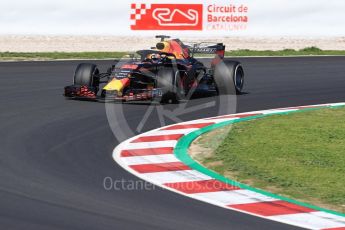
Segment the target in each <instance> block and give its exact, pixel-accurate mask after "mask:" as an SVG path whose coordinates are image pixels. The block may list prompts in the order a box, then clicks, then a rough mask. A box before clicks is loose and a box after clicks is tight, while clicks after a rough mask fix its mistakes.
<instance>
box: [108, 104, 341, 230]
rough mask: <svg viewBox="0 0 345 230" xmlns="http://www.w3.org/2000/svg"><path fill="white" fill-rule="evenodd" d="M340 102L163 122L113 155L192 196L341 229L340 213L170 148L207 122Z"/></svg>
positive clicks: (265, 215)
mask: <svg viewBox="0 0 345 230" xmlns="http://www.w3.org/2000/svg"><path fill="white" fill-rule="evenodd" d="M344 105H345V103H334V104H322V105H311V106H301V107H289V108H279V109H270V110H262V111H253V112H249V113H239V114H230V115H223V116H218V117H212V118H204V119H199V120H194V121H188V122H183V123H179V124H174V125H169V126H166V127H162V128H158V129H155V130H152V131H149V132H147V133H144V134H141V135H138V136H135V137H133V138H130V139H129V140H127V141H124V142H123V143H121V144H120V145H119V146H117V147H116V148H115V150H114V153H113V157H114V159H115V161H116V162H117V163H119V164H120V165H121V166H122V167H123V168H125V169H126V170H128V171H130V172H131V173H133V174H135V175H136V176H138V177H140V178H142V179H144V180H147V181H149V182H151V183H153V184H155V185H158V186H160V187H163V188H166V189H168V190H171V191H174V192H177V193H179V194H182V195H185V196H188V197H191V198H194V199H197V200H201V201H204V202H207V203H211V204H214V205H217V206H220V207H223V208H227V209H232V210H236V211H239V212H243V213H247V214H251V215H254V216H258V217H262V218H266V219H269V220H274V221H278V222H282V223H286V224H291V225H295V226H300V227H304V228H310V229H333V228H339V227H341V228H342V229H345V217H342V216H339V215H335V214H332V213H327V212H324V211H318V210H314V209H311V208H308V207H304V206H300V205H296V204H293V203H290V202H287V201H283V200H280V199H277V198H275V197H271V196H267V195H264V194H261V193H259V192H256V191H251V190H248V189H243V188H239V187H237V186H236V185H230V184H224V183H223V182H221V181H217V180H216V179H215V178H212V177H210V176H208V175H206V174H203V173H201V172H199V171H197V170H194V169H192V168H190V167H189V166H187V165H185V164H184V163H183V162H181V161H179V159H178V158H177V157H176V156H175V155H174V153H173V151H174V147H175V146H176V144H177V142H178V140H179V139H180V138H181V137H182V136H184V135H188V134H190V133H192V132H194V131H197V130H199V129H201V128H204V127H207V126H209V125H213V124H217V123H221V122H224V121H230V120H236V119H241V118H246V117H253V116H258V115H264V114H279V113H286V112H291V111H298V110H301V109H313V108H318V107H325V106H326V107H327V106H332V107H333V106H344Z"/></svg>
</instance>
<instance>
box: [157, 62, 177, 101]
mask: <svg viewBox="0 0 345 230" xmlns="http://www.w3.org/2000/svg"><path fill="white" fill-rule="evenodd" d="M179 80H180V76H179V72H178V71H174V70H173V68H164V69H161V70H159V71H158V73H157V79H156V88H158V89H160V90H161V91H162V95H161V96H159V97H156V98H155V101H157V102H160V103H163V104H165V103H169V104H176V103H178V102H179V100H180V98H181V96H182V94H181V89H180V87H181V84H180V82H179Z"/></svg>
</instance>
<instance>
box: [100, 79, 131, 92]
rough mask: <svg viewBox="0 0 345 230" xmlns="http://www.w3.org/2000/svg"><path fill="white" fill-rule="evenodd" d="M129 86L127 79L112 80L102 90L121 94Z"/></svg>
mask: <svg viewBox="0 0 345 230" xmlns="http://www.w3.org/2000/svg"><path fill="white" fill-rule="evenodd" d="M128 85H129V79H128V78H123V79H116V78H114V79H113V80H111V81H110V82H108V84H107V85H106V86H104V87H103V89H104V90H115V91H118V92H122V90H123V88H125V87H126V86H128Z"/></svg>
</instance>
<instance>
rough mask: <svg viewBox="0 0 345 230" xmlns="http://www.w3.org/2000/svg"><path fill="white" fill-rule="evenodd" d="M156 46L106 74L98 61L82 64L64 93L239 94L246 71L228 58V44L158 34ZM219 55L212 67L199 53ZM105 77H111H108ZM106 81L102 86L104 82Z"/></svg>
mask: <svg viewBox="0 0 345 230" xmlns="http://www.w3.org/2000/svg"><path fill="white" fill-rule="evenodd" d="M156 38H160V41H159V42H158V43H157V44H156V46H155V47H152V48H151V49H147V50H139V51H137V52H136V54H135V55H137V56H135V55H132V56H131V57H130V58H127V59H123V60H125V61H123V60H122V61H121V62H117V63H114V64H113V65H112V66H111V67H110V68H109V69H108V70H107V72H105V73H100V72H99V70H98V68H97V66H96V65H95V64H89V63H81V64H79V65H78V66H77V68H76V71H75V73H74V76H73V85H70V86H66V87H65V89H64V96H65V97H67V98H74V99H88V100H103V99H104V100H105V99H106V100H111V101H122V102H126V101H139V100H150V101H157V102H160V103H177V102H179V101H180V100H181V99H184V98H186V97H187V98H189V97H188V96H190V94H192V93H194V92H196V91H198V90H200V89H203V90H204V91H205V90H206V91H214V92H215V93H216V94H219V95H222V94H239V93H241V91H242V88H243V83H244V71H243V68H242V66H241V64H240V63H239V62H237V61H227V60H224V52H225V46H224V45H223V43H214V44H210V43H208V44H205V43H194V44H191V45H186V44H184V43H182V42H181V41H180V40H179V39H169V38H170V37H169V36H165V35H157V36H156ZM198 53H199V54H203V55H204V54H214V57H213V58H212V60H211V64H210V65H209V66H206V65H205V64H203V63H202V60H197V59H196V58H195V57H194V55H195V54H198ZM104 79H105V80H104ZM102 83H105V85H104V86H103V87H102V88H101V93H100V95H99V94H98V92H99V90H100V84H102Z"/></svg>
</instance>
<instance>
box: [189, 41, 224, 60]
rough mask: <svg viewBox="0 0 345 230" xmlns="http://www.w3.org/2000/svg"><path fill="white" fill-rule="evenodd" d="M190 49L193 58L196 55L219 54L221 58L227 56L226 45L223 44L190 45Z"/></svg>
mask: <svg viewBox="0 0 345 230" xmlns="http://www.w3.org/2000/svg"><path fill="white" fill-rule="evenodd" d="M188 49H189V50H190V52H191V56H192V57H193V56H194V54H217V55H218V56H219V57H220V58H224V55H225V45H224V44H223V43H213V44H211V43H205V42H202V43H195V44H192V45H188Z"/></svg>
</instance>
